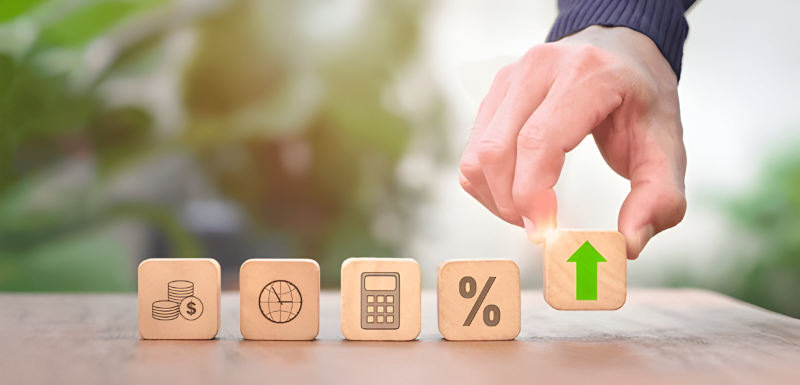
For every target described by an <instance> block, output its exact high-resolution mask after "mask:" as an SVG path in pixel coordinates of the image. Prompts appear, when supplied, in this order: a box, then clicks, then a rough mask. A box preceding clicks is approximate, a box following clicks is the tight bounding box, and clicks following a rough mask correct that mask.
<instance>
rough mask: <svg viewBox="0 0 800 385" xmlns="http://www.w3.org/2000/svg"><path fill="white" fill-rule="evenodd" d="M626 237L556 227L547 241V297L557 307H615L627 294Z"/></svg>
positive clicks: (618, 234) (545, 292) (605, 308)
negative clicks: (557, 228)
mask: <svg viewBox="0 0 800 385" xmlns="http://www.w3.org/2000/svg"><path fill="white" fill-rule="evenodd" d="M627 263H628V259H627V253H626V249H625V237H624V236H623V235H622V234H620V233H619V232H616V231H569V230H556V231H554V232H552V233H551V234H550V235H548V237H547V240H545V244H544V298H545V300H546V301H547V303H548V304H550V306H552V307H553V308H555V309H558V310H616V309H619V308H620V307H622V305H623V304H625V298H626V296H627V274H626V268H627Z"/></svg>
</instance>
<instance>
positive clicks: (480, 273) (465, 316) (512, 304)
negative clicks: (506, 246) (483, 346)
mask: <svg viewBox="0 0 800 385" xmlns="http://www.w3.org/2000/svg"><path fill="white" fill-rule="evenodd" d="M437 303H438V307H439V331H440V332H441V333H442V336H443V337H444V338H445V339H447V340H451V341H503V340H513V339H514V338H517V335H519V331H520V325H521V320H522V318H521V315H520V277H519V267H518V266H517V264H516V263H514V261H511V260H453V261H445V262H442V263H441V264H440V265H439V268H438V274H437Z"/></svg>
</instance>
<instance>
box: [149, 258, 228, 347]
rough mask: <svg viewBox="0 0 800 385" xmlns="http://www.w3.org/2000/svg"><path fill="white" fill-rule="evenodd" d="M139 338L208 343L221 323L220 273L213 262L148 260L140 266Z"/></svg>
mask: <svg viewBox="0 0 800 385" xmlns="http://www.w3.org/2000/svg"><path fill="white" fill-rule="evenodd" d="M138 275H139V277H138V283H139V294H138V297H139V334H140V335H141V336H142V338H144V339H151V340H209V339H212V338H214V337H215V336H216V335H217V331H218V330H219V319H220V312H219V309H220V288H221V273H220V268H219V263H217V261H215V260H213V259H207V258H198V259H172V258H163V259H162V258H159V259H148V260H146V261H144V262H142V263H141V264H140V265H139V271H138Z"/></svg>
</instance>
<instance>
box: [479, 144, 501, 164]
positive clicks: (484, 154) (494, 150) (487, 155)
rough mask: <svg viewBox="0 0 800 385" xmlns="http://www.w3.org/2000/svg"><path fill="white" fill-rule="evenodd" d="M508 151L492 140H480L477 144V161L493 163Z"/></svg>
mask: <svg viewBox="0 0 800 385" xmlns="http://www.w3.org/2000/svg"><path fill="white" fill-rule="evenodd" d="M507 151H508V149H507V148H506V146H504V145H503V144H502V143H500V142H498V141H496V140H493V139H482V140H481V141H480V142H479V143H478V159H479V160H480V161H481V162H494V161H497V160H498V159H500V158H501V157H502V156H503V154H505V153H506V152H507Z"/></svg>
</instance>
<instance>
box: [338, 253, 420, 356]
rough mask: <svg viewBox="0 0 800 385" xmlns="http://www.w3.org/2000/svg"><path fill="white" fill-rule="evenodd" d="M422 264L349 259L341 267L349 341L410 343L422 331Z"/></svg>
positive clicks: (344, 324)
mask: <svg viewBox="0 0 800 385" xmlns="http://www.w3.org/2000/svg"><path fill="white" fill-rule="evenodd" d="M420 293H421V279H420V269H419V264H417V262H416V261H414V260H413V259H403V258H350V259H348V260H346V261H345V262H344V263H343V264H342V334H343V335H344V337H345V338H347V339H348V340H373V341H411V340H414V339H416V338H417V336H418V335H419V332H420V329H421V317H420V314H421V313H420V311H421V297H420Z"/></svg>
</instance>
